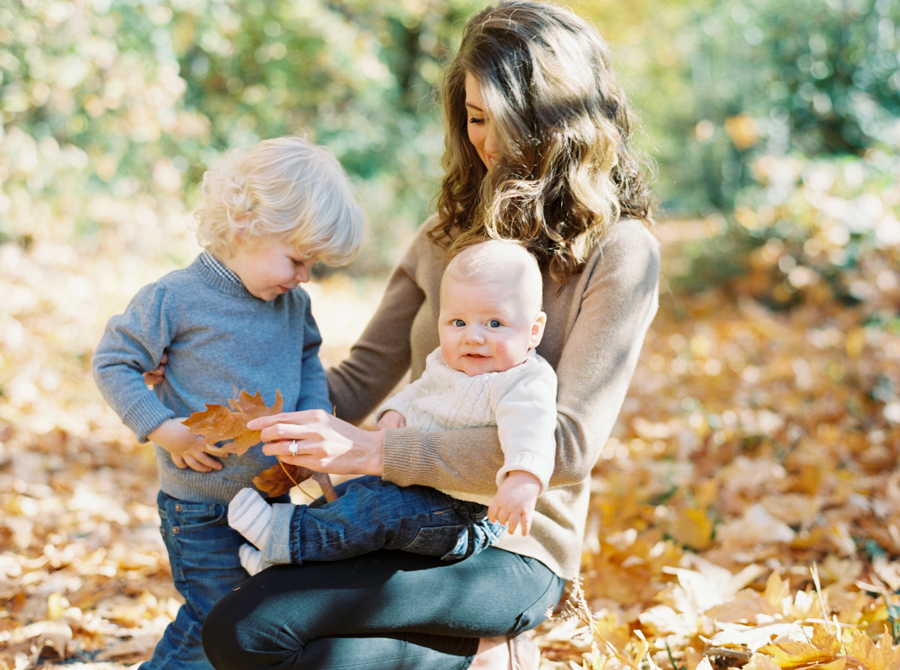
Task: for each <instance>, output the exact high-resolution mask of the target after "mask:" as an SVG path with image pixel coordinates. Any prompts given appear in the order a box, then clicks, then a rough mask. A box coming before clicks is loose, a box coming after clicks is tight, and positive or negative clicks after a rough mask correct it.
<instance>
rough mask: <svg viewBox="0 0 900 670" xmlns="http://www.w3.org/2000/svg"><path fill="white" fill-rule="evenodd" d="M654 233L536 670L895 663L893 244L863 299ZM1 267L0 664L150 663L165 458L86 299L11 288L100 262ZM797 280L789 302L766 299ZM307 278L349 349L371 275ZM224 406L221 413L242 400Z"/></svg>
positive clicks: (55, 259)
mask: <svg viewBox="0 0 900 670" xmlns="http://www.w3.org/2000/svg"><path fill="white" fill-rule="evenodd" d="M659 233H660V237H661V238H662V239H663V242H664V249H665V253H664V259H663V283H662V287H663V290H662V292H661V296H660V312H659V314H658V315H657V318H656V320H655V321H654V323H653V325H652V326H651V329H650V332H649V333H648V336H647V339H646V342H645V346H644V349H643V351H642V354H641V358H640V361H639V363H638V367H637V370H636V371H635V376H634V380H633V382H632V385H631V388H630V390H629V393H628V396H627V398H626V400H625V404H624V406H623V407H622V411H621V414H620V417H619V421H618V422H617V427H616V430H615V432H614V434H613V436H612V437H611V439H610V440H609V441H608V443H607V445H606V447H605V449H604V451H603V453H602V456H601V459H600V461H599V462H598V463H597V464H596V466H595V468H594V472H593V482H592V491H593V494H592V497H591V502H590V508H589V511H588V531H587V535H586V540H585V546H584V554H583V557H582V569H581V574H580V577H579V580H578V581H574V580H573V581H572V582H571V583H570V585H571V588H570V591H569V593H568V594H567V596H568V600H567V602H566V603H565V604H562V605H560V607H559V608H558V611H557V612H556V613H555V615H554V618H552V619H551V620H549V621H548V622H546V623H545V624H543V625H542V626H541V627H540V628H539V629H538V631H537V641H538V643H539V645H540V647H541V649H542V652H543V662H542V670H572V669H573V668H588V669H590V670H600V669H603V670H625V669H628V670H656V669H657V668H659V669H662V670H697V669H698V668H699V669H700V670H725V669H727V668H743V669H745V670H776V669H778V670H900V664H898V649H900V644H898V643H900V595H898V594H897V591H898V590H900V472H898V471H897V468H896V463H897V458H898V451H900V398H898V395H897V391H898V388H897V385H898V382H897V380H900V328H898V327H897V325H896V322H895V321H893V320H892V319H893V316H892V315H895V314H896V306H897V305H900V282H897V281H896V273H897V270H896V268H897V267H900V258H898V256H897V253H898V251H897V250H896V249H884V248H882V249H880V250H877V251H871V252H869V253H867V255H866V256H865V257H864V258H861V259H860V261H859V263H858V264H857V265H856V267H855V270H854V272H853V274H852V275H850V274H848V273H844V275H843V276H844V277H845V278H846V279H847V281H849V282H850V283H849V284H848V287H850V288H852V290H853V292H854V295H856V296H858V297H859V299H857V300H856V301H854V302H848V301H846V300H841V299H840V294H835V293H832V292H829V291H827V290H825V289H826V288H827V285H822V286H820V285H818V284H816V283H804V284H803V285H802V287H798V286H797V285H795V284H791V283H790V282H791V280H790V277H789V276H788V275H785V273H784V272H783V271H782V270H783V269H784V268H787V267H788V265H787V264H786V263H785V262H784V261H783V260H782V258H783V256H784V255H785V254H787V253H790V252H791V246H790V245H788V244H784V245H779V244H775V243H774V242H773V243H771V244H766V245H761V246H760V247H758V248H757V249H756V250H755V251H754V252H753V254H752V256H751V262H750V263H749V265H748V269H747V271H746V272H745V273H744V274H743V275H741V276H740V277H739V278H737V279H735V280H733V281H731V282H728V283H724V284H721V285H718V286H714V287H706V288H702V289H697V288H692V289H689V290H687V289H678V290H675V289H674V288H670V287H673V286H676V284H677V283H676V282H675V281H674V280H675V279H676V278H678V275H679V271H680V268H681V267H683V265H682V263H681V261H682V260H683V258H684V257H685V249H686V245H687V244H689V243H693V242H694V241H696V240H697V239H700V238H704V237H708V236H709V222H703V221H701V222H685V223H679V222H666V223H665V224H663V225H661V226H660V228H659ZM811 249H812V246H811V245H807V246H806V247H805V248H804V252H807V253H808V252H809V251H810V250H811ZM0 258H2V259H3V260H4V265H3V267H4V271H5V274H3V275H0V295H4V296H10V297H9V299H8V300H7V302H6V303H5V305H7V306H8V307H7V308H8V309H10V310H13V309H15V310H17V311H16V312H15V314H16V320H17V322H18V323H21V324H22V328H24V329H27V330H26V332H28V333H33V334H34V336H33V337H26V338H23V339H22V340H21V345H20V348H19V349H18V350H17V364H18V366H19V368H20V369H21V370H22V373H21V374H20V376H18V377H16V379H15V383H12V382H11V383H9V384H7V385H6V386H5V387H4V392H5V396H4V401H3V402H0V443H2V445H0V577H2V581H0V611H2V616H0V668H2V669H3V670H7V669H12V668H17V669H22V670H24V669H27V668H31V667H35V666H37V665H43V667H45V668H50V667H55V666H57V665H62V664H65V665H66V667H67V668H68V667H74V668H81V669H82V670H87V669H94V668H97V669H100V668H103V669H108V670H121V669H122V668H124V667H125V666H126V665H129V664H131V663H135V662H138V661H140V660H142V659H146V658H148V657H149V655H150V653H151V652H152V649H153V646H154V645H155V643H156V641H157V640H158V639H159V636H160V635H161V633H162V630H163V629H164V628H165V626H166V625H167V624H168V623H169V622H170V621H171V620H172V617H173V616H174V613H175V611H176V610H177V607H178V604H179V600H178V596H177V594H176V592H175V590H174V588H173V586H172V578H171V574H170V570H169V565H168V561H167V558H166V554H165V550H164V548H163V545H162V543H161V541H160V538H159V535H158V529H157V528H158V518H157V516H156V509H155V496H156V492H157V480H156V471H155V464H154V461H153V457H152V454H151V453H150V450H149V449H147V448H146V447H144V446H141V445H138V444H136V442H135V440H134V437H133V435H131V434H130V433H128V432H127V430H125V429H124V428H123V427H122V425H121V422H120V421H119V419H118V417H116V416H115V415H113V414H112V413H111V411H110V410H109V409H108V408H106V406H105V405H104V403H103V401H102V399H101V398H100V397H99V394H98V393H97V392H96V389H94V388H93V384H92V382H91V381H90V378H89V374H88V371H87V367H86V366H85V367H82V368H79V367H78V365H77V363H78V360H79V359H77V358H75V357H72V356H69V355H67V354H66V352H67V350H66V349H65V347H64V346H63V344H64V343H63V341H62V340H60V341H59V342H58V343H56V344H54V342H55V340H54V337H56V336H55V333H56V332H63V331H62V329H61V327H60V326H59V325H58V324H63V325H64V326H65V327H66V328H68V327H69V326H70V325H72V324H76V323H79V322H78V321H76V318H77V317H79V316H80V317H81V318H88V317H91V318H93V317H92V315H94V314H95V313H96V310H97V307H96V306H93V304H92V303H91V306H89V307H85V306H84V305H81V306H80V308H78V309H75V307H76V306H79V305H80V303H78V302H77V301H78V300H79V297H78V296H79V295H85V296H86V297H85V298H84V299H85V300H87V299H94V298H91V297H90V294H78V293H68V292H66V290H65V289H62V290H61V291H60V294H59V295H56V294H52V295H48V296H47V299H46V300H45V301H44V302H37V303H34V304H33V305H32V303H28V302H25V301H22V300H21V298H17V297H16V296H22V295H23V291H26V290H29V289H27V288H25V287H27V286H28V283H27V282H28V280H29V277H33V276H35V275H41V274H42V273H43V274H49V273H50V269H51V267H52V270H53V272H54V273H56V274H58V275H60V276H61V279H62V285H63V286H64V287H65V286H72V287H75V288H77V287H78V286H79V282H80V281H83V276H84V273H85V272H86V271H87V270H86V269H85V268H84V267H82V265H81V264H80V263H79V262H77V258H74V257H73V258H72V259H71V261H66V260H65V259H66V257H65V256H64V255H63V256H61V255H59V254H48V253H46V251H44V252H41V251H40V247H38V248H37V250H36V251H35V252H33V253H28V254H26V253H24V252H23V251H19V250H18V248H17V247H13V248H10V246H9V245H6V246H3V247H0ZM104 258H112V256H104ZM815 258H817V257H814V258H812V259H811V260H815ZM51 259H52V260H51ZM800 260H802V261H804V262H807V261H806V259H803V258H801V259H800ZM798 265H799V263H798ZM90 271H92V272H93V273H94V275H95V277H94V280H95V281H98V276H99V277H102V276H104V272H106V266H104V265H103V264H102V263H101V261H97V262H96V263H94V264H93V265H92V267H91V268H90ZM127 271H128V270H127V268H124V269H123V270H122V271H119V272H115V273H112V272H110V275H111V276H118V277H120V276H122V275H123V274H124V273H126V272H127ZM822 276H823V277H824V276H825V275H824V274H822ZM891 278H894V282H893V283H892V281H891ZM785 282H787V283H788V284H789V286H787V287H786V288H785V290H791V287H792V288H793V290H795V291H797V292H798V293H799V294H800V295H799V296H798V297H796V298H795V299H793V300H791V301H789V302H788V303H781V302H779V301H777V300H771V299H769V297H770V296H772V294H773V291H774V289H775V288H777V287H778V286H782V285H784V284H785ZM817 286H818V288H817ZM310 291H311V293H312V297H313V300H312V302H313V309H314V312H315V315H316V318H317V320H318V322H319V325H320V328H321V330H322V333H323V338H324V342H325V345H324V347H323V350H322V353H323V357H324V359H325V363H326V364H333V363H336V362H337V361H339V360H340V359H341V358H342V356H344V355H345V353H346V350H347V348H348V347H349V345H350V344H352V342H353V338H354V335H355V333H356V332H358V331H359V329H361V328H362V327H363V326H364V324H365V322H366V318H367V312H366V310H367V309H368V310H370V309H372V308H373V307H374V305H375V304H377V299H378V297H379V295H380V293H381V291H382V284H373V285H370V286H367V285H355V284H353V283H350V282H348V280H347V279H346V278H343V277H339V276H338V277H334V278H331V279H329V280H326V281H322V282H317V283H314V284H312V285H311V286H310ZM126 299H127V296H126V297H122V298H121V301H122V304H123V305H124V300H126ZM51 300H52V301H58V302H51ZM17 305H18V306H17ZM28 305H32V306H31V307H28ZM48 315H52V318H49V319H48ZM48 324H57V325H55V326H51V325H48ZM100 327H102V324H95V323H92V322H89V323H88V325H87V326H85V328H86V329H88V330H91V329H93V331H94V332H99V331H98V329H99V328H100ZM354 328H355V329H356V330H355V331H354ZM51 329H52V330H51ZM11 333H13V330H12V329H11V327H7V330H6V331H2V332H0V335H3V336H5V337H7V338H9V337H11V336H12V335H11ZM94 339H96V338H94ZM69 342H71V340H69ZM7 351H8V350H7V349H4V350H3V355H4V356H5V357H6V360H10V359H11V358H12V357H11V356H7ZM32 361H38V362H39V364H35V363H33V362H32ZM48 362H49V363H48ZM0 364H2V361H0ZM48 365H52V366H54V367H59V368H60V369H67V370H69V374H67V375H65V376H64V377H62V378H60V380H59V382H58V384H59V385H58V387H57V390H56V391H55V392H54V393H29V391H28V389H29V388H30V387H29V386H28V383H29V382H31V383H33V384H34V386H35V387H39V388H44V386H43V385H46V384H49V383H51V382H52V378H48V376H47V375H48V374H49V373H47V372H46V370H47V369H48ZM64 366H70V367H68V368H64ZM29 370H33V371H34V372H31V373H28V371H29ZM38 371H44V372H38ZM27 374H31V375H32V376H30V377H28V376H26V375H27ZM42 374H43V376H41V375H42ZM48 380H49V381H48ZM250 397H251V398H252V396H250ZM235 402H236V403H238V407H233V406H231V405H229V407H225V408H224V409H227V410H228V411H229V412H238V413H240V412H245V413H246V412H248V411H252V410H249V409H247V408H246V407H244V406H243V404H242V401H241V394H240V393H238V394H237V395H236V398H235ZM241 407H244V408H243V409H241ZM270 410H271V408H270V409H267V410H266V411H270ZM228 421H230V420H229V419H226V423H228ZM229 439H234V438H229ZM248 439H253V438H248ZM255 439H258V437H257V438H255ZM223 446H224V445H223ZM289 471H290V470H289ZM270 474H271V473H270ZM292 476H293V477H295V478H296V479H297V480H298V481H300V478H299V476H298V475H297V474H294V473H293V472H292ZM278 478H280V479H283V477H281V475H279V476H278ZM302 487H303V488H305V489H307V490H308V493H310V494H311V495H313V496H317V495H319V493H320V491H319V487H318V486H317V485H316V483H315V482H313V481H311V480H306V481H305V482H302ZM291 495H292V497H294V499H295V500H297V501H298V502H309V498H307V497H305V496H304V495H303V493H302V492H301V491H299V490H298V489H296V488H294V489H293V490H292V491H291Z"/></svg>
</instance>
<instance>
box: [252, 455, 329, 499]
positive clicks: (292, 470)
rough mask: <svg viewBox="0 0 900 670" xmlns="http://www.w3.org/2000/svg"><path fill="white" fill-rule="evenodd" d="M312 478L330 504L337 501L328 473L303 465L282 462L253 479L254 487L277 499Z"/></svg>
mask: <svg viewBox="0 0 900 670" xmlns="http://www.w3.org/2000/svg"><path fill="white" fill-rule="evenodd" d="M310 478H312V480H313V481H314V482H316V483H317V484H318V485H319V487H320V488H321V489H322V494H323V495H324V496H325V500H327V501H328V502H331V501H332V500H337V497H338V496H337V492H335V490H334V485H333V484H332V483H331V478H330V477H329V476H328V475H327V474H326V473H324V472H315V471H313V470H310V469H309V468H304V467H303V466H302V465H291V464H289V463H284V462H282V461H279V462H278V463H276V464H275V465H273V466H272V467H271V468H267V469H266V470H263V471H262V472H260V473H259V474H258V475H257V476H256V477H254V478H253V485H254V486H256V488H258V489H259V490H260V491H265V492H266V493H268V494H269V497H270V498H277V497H278V496H280V495H283V494H285V493H287V492H288V491H290V490H291V489H292V488H293V487H294V486H299V485H300V483H301V482H305V481H306V480H307V479H310Z"/></svg>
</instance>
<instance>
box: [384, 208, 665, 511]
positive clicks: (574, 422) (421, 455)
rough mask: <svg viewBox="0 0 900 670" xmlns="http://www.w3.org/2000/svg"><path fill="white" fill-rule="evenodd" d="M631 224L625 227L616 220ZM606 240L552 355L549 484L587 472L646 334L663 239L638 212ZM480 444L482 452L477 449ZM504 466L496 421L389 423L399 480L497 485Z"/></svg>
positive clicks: (390, 458)
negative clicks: (452, 425)
mask: <svg viewBox="0 0 900 670" xmlns="http://www.w3.org/2000/svg"><path fill="white" fill-rule="evenodd" d="M623 226H627V228H625V229H624V230H617V229H620V228H621V227H623ZM608 237H610V238H612V239H608V240H604V246H603V248H602V249H601V250H600V251H601V252H602V253H596V254H595V255H594V262H593V264H592V265H591V266H590V267H588V268H586V269H585V271H584V273H583V276H582V277H581V278H580V279H579V278H573V279H572V280H570V281H578V282H579V284H583V286H582V287H581V288H580V289H579V290H580V291H581V295H580V296H575V297H574V298H573V301H576V302H577V304H576V305H574V306H572V309H571V310H570V312H571V313H572V314H573V316H572V317H571V318H570V322H569V323H567V324H566V334H565V341H564V343H563V344H562V349H561V351H560V355H559V360H558V363H557V365H556V373H557V378H558V394H557V423H556V461H555V466H554V470H553V476H552V477H551V480H550V486H551V487H554V486H566V485H570V484H575V483H578V482H581V481H583V480H584V479H585V478H586V477H588V476H589V475H590V472H591V470H592V469H593V466H594V463H595V462H596V460H597V458H598V457H599V455H600V450H601V449H602V448H603V445H604V444H605V443H606V440H607V439H608V437H609V435H610V433H611V431H612V427H613V425H614V423H615V420H616V417H617V416H618V413H619V410H620V408H621V406H622V402H623V400H624V398H625V393H626V391H627V390H628V386H629V384H630V381H631V376H632V373H633V372H634V368H635V365H636V364H637V359H638V355H639V353H640V350H641V345H642V343H643V339H644V335H645V334H646V331H647V328H648V327H649V325H650V322H651V321H652V319H653V316H654V315H655V313H656V309H657V301H658V276H659V248H658V245H657V244H656V241H655V239H653V237H652V235H651V234H650V233H649V231H647V230H646V229H644V228H643V226H642V225H641V224H640V223H638V222H634V221H623V222H620V224H618V225H617V226H615V227H614V228H613V230H612V231H610V233H609V236H608ZM473 452H477V453H478V454H479V457H478V459H473V458H471V454H472V453H473ZM502 467H503V452H502V450H501V448H500V444H499V439H498V435H497V431H496V430H495V429H491V428H473V429H466V430H456V431H445V432H436V433H422V432H419V431H416V430H414V429H410V428H401V429H396V430H388V431H387V433H386V437H385V443H384V475H383V476H384V479H386V480H388V481H392V482H394V483H396V484H398V485H400V486H409V485H412V484H421V485H425V486H432V487H435V488H440V489H450V490H458V491H468V492H471V493H473V494H481V495H492V494H493V492H494V491H495V490H496V484H495V480H494V476H495V474H496V472H498V471H499V470H500V468H502Z"/></svg>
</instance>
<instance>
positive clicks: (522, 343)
mask: <svg viewBox="0 0 900 670" xmlns="http://www.w3.org/2000/svg"><path fill="white" fill-rule="evenodd" d="M505 279H506V278H505V277H500V278H497V279H489V278H483V279H478V280H460V279H457V278H454V277H446V278H445V279H444V283H443V285H442V288H441V316H440V321H439V323H438V334H439V335H440V339H441V353H442V354H443V356H444V360H445V361H446V362H447V365H449V366H450V367H451V368H453V369H454V370H458V371H459V372H464V373H466V374H467V375H469V376H470V377H474V376H475V375H480V374H484V373H485V372H503V371H505V370H509V369H510V368H514V367H515V366H517V365H519V364H520V363H522V362H523V361H524V360H525V357H526V355H527V354H528V350H529V349H532V348H534V347H536V346H537V345H538V343H539V342H540V341H541V336H542V335H543V333H544V323H545V321H546V315H545V314H544V313H543V312H541V311H539V308H538V306H539V305H540V299H539V298H537V299H535V298H534V297H532V298H531V299H528V297H527V296H526V295H524V293H523V291H522V290H521V287H520V286H519V285H518V283H516V282H509V281H504V280H505Z"/></svg>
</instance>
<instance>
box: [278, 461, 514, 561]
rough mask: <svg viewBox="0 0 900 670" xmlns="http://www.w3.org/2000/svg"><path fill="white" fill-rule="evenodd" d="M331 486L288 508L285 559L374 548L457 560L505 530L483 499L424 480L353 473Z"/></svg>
mask: <svg viewBox="0 0 900 670" xmlns="http://www.w3.org/2000/svg"><path fill="white" fill-rule="evenodd" d="M337 491H338V494H339V496H340V497H339V498H338V499H337V500H336V501H334V502H331V503H326V504H324V505H321V506H318V505H317V504H315V503H314V504H313V505H310V506H297V507H296V508H295V509H294V510H293V514H292V516H291V521H290V538H289V540H288V542H287V543H288V544H289V547H290V562H292V563H303V562H305V561H332V560H340V559H344V558H351V557H353V556H359V555H360V554H366V553H370V552H373V551H376V550H378V549H399V550H402V551H408V552H411V553H415V554H424V555H427V556H440V557H442V558H444V559H445V560H448V561H453V560H460V559H463V558H466V557H468V556H471V555H473V554H475V553H478V552H479V551H482V550H483V549H485V548H487V547H489V546H490V545H491V544H493V543H494V542H495V541H496V540H497V538H498V537H499V536H500V535H501V534H502V533H503V531H504V530H505V529H504V527H503V526H502V525H501V524H499V523H492V522H490V521H488V519H487V509H486V508H485V506H484V505H479V504H477V503H470V502H465V501H460V500H456V499H455V498H452V497H450V496H448V495H446V494H444V493H441V492H440V491H437V490H436V489H432V488H429V487H427V486H407V487H400V486H397V485H396V484H392V483H390V482H385V481H382V480H381V478H379V477H359V478H357V479H351V480H349V481H347V482H343V483H342V484H341V485H339V486H338V487H337ZM276 535H277V533H276ZM270 539H274V538H270ZM279 553H280V552H279ZM273 555H274V553H273ZM272 562H276V561H272ZM277 562H284V561H277Z"/></svg>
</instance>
